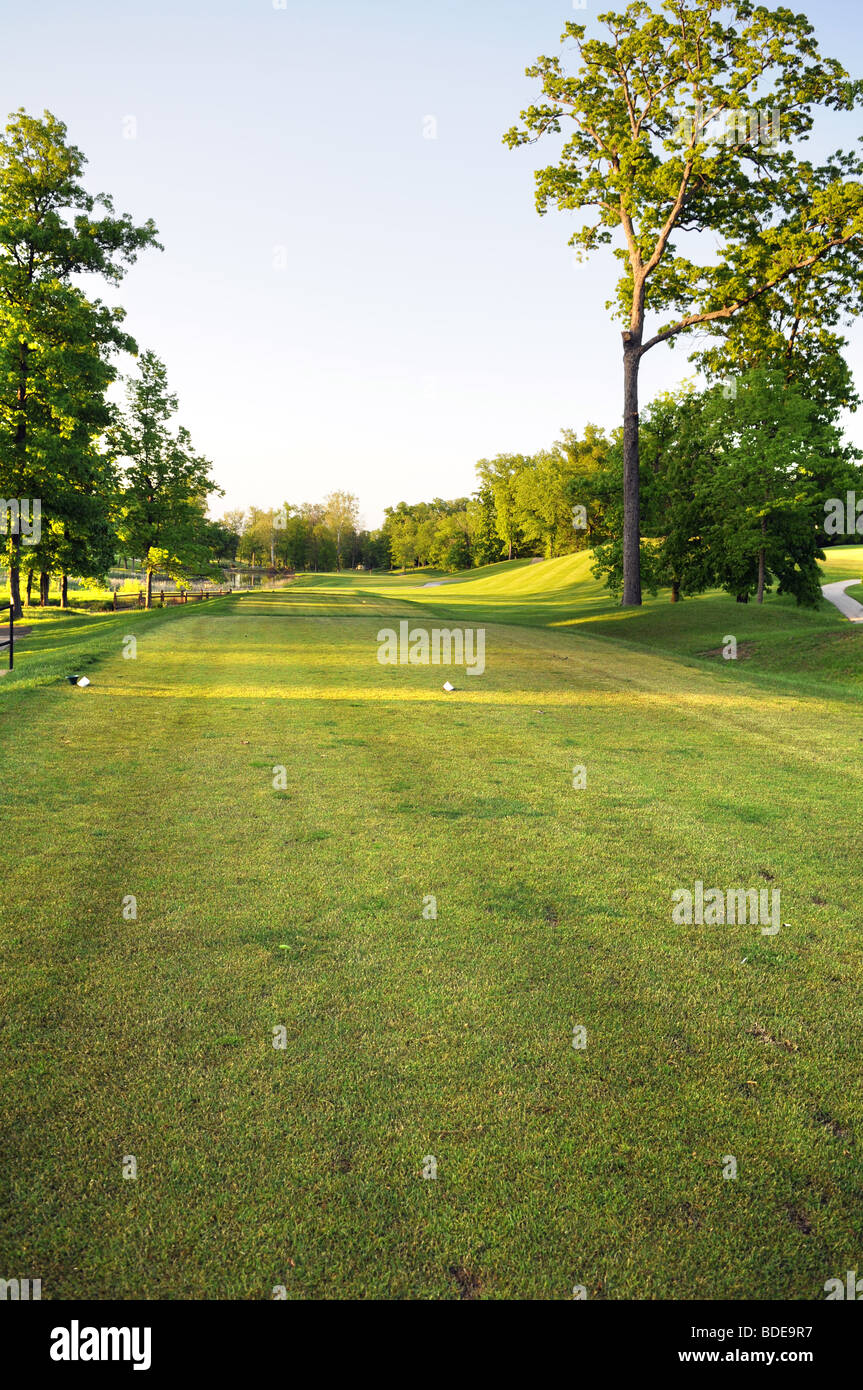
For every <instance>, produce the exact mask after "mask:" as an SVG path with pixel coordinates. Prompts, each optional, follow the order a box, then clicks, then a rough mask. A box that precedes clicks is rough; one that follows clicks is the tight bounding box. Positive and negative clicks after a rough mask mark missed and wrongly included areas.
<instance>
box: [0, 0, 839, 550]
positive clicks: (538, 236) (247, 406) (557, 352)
mask: <svg viewBox="0 0 863 1390" xmlns="http://www.w3.org/2000/svg"><path fill="white" fill-rule="evenodd" d="M281 3H284V8H276V5H278V4H281ZM623 7H624V6H623V4H620V5H618V6H616V8H623ZM606 8H608V6H607V5H606V4H604V3H598V0H587V5H586V8H584V9H578V10H576V9H575V7H574V6H573V5H572V3H571V0H275V3H274V0H139V3H138V4H129V3H123V0H74V3H70V0H35V2H34V3H29V4H24V5H18V6H14V7H13V6H11V5H6V6H4V12H3V27H2V46H1V47H0V90H2V92H3V100H4V102H5V106H6V109H7V110H10V111H11V110H13V109H15V108H17V107H19V106H24V107H26V108H27V110H29V111H31V112H39V111H41V110H42V109H43V108H45V107H47V108H48V109H50V110H51V111H53V112H54V113H55V114H56V115H57V116H59V117H60V118H61V119H62V120H64V121H65V122H66V123H67V125H68V127H69V134H70V138H71V139H72V140H73V141H74V143H76V144H77V145H79V146H80V148H81V149H82V150H83V151H84V152H85V154H86V155H87V156H88V159H89V167H88V171H87V184H88V187H89V188H90V189H91V190H92V191H105V192H109V193H111V194H112V195H113V197H114V199H115V203H116V206H117V208H118V209H120V210H122V211H128V212H131V213H132V214H133V216H134V217H135V218H137V219H140V220H143V219H145V218H147V217H152V218H154V220H155V222H156V224H157V226H158V228H159V232H160V239H161V240H162V241H163V243H164V246H165V250H164V252H162V253H159V252H155V251H150V252H148V253H146V254H145V255H144V256H143V257H142V259H141V260H140V261H139V263H138V265H137V266H136V267H135V268H134V269H133V270H132V271H131V272H130V274H129V275H128V277H127V279H126V280H125V281H124V283H123V285H122V287H121V289H120V291H119V294H118V295H116V296H112V295H110V294H108V295H106V296H105V297H107V298H111V297H115V298H117V299H118V300H119V302H120V303H122V304H123V305H124V306H125V308H126V309H127V311H128V317H127V327H128V329H129V331H130V332H131V333H132V334H133V335H134V336H135V338H136V339H137V341H138V343H139V345H140V347H142V348H145V347H149V348H153V349H154V350H155V351H156V352H157V353H158V354H159V355H160V356H161V357H163V358H164V359H165V361H166V363H167V366H168V371H169V376H170V379H171V382H172V385H173V387H174V389H175V390H176V391H177V392H178V393H179V396H180V419H181V420H182V422H183V423H184V424H186V425H187V426H188V427H189V429H190V430H191V432H192V437H193V440H194V442H195V444H196V445H197V447H198V448H199V449H200V450H202V451H203V452H204V453H206V454H207V455H208V456H209V457H210V458H211V459H212V460H213V463H214V467H215V473H216V476H217V478H218V480H219V483H220V484H221V486H222V487H223V488H224V489H225V492H226V496H225V498H224V499H223V501H220V502H218V503H217V505H216V507H215V508H214V510H216V511H221V510H223V509H224V508H227V507H229V506H248V505H250V504H256V505H258V506H273V505H277V504H279V503H281V502H282V501H283V500H287V501H289V502H301V501H311V500H316V499H318V498H320V497H322V496H323V495H324V493H326V492H328V491H331V490H333V489H335V488H344V489H347V490H349V491H352V492H356V493H357V494H358V496H359V498H360V504H361V510H362V514H363V517H364V519H365V521H366V523H367V524H368V525H372V526H373V525H377V524H379V522H380V520H381V519H382V512H383V508H384V506H386V505H388V504H390V503H394V502H397V501H399V500H405V501H417V500H419V499H421V498H431V497H433V496H439V497H455V496H464V495H466V494H468V493H470V492H471V491H472V490H473V488H474V486H475V475H474V464H475V462H476V460H477V459H479V458H481V457H483V456H491V455H493V454H496V453H499V452H504V451H512V452H531V451H533V450H535V449H537V448H539V447H543V446H548V445H550V444H551V443H552V442H553V441H554V439H555V438H556V437H557V436H558V433H559V431H560V429H561V428H563V427H566V426H569V427H572V428H574V429H577V430H579V431H580V430H581V429H582V428H583V426H584V424H585V423H586V422H587V421H589V420H592V421H595V422H596V423H598V424H602V425H605V426H608V427H610V426H613V425H615V424H616V423H617V422H618V419H619V414H620V408H621V407H620V395H621V367H620V337H619V327H617V326H616V325H614V324H613V323H612V322H611V320H610V318H609V316H608V314H607V313H606V311H605V308H604V305H605V301H606V300H607V299H608V298H609V297H610V294H611V288H612V283H613V279H614V277H615V267H614V264H613V263H612V260H611V256H610V253H604V254H603V255H601V256H596V257H594V258H592V259H591V261H589V262H587V263H585V264H583V265H581V266H577V265H576V264H575V263H574V261H573V258H572V253H571V251H570V250H569V248H568V247H567V245H566V243H567V239H568V237H569V235H570V234H571V227H568V225H567V219H566V218H564V217H561V216H559V215H557V214H549V215H548V216H547V217H545V218H540V217H538V216H537V214H536V211H535V208H534V189H533V176H532V170H533V168H534V167H535V166H536V165H537V164H539V163H545V162H548V158H549V155H550V153H551V150H552V149H553V148H554V146H549V149H548V154H547V155H546V156H545V157H543V158H541V157H540V155H539V154H538V153H536V152H534V151H533V150H519V151H510V150H508V149H506V148H505V147H504V146H503V145H502V143H501V136H502V134H503V132H504V131H505V130H506V129H507V128H508V127H509V126H510V125H512V124H514V123H515V121H516V120H517V118H518V115H519V112H520V111H521V110H522V109H523V107H524V106H526V105H528V104H529V103H530V101H531V100H532V99H534V98H535V96H536V94H537V84H536V83H534V82H531V81H529V80H528V79H527V78H525V76H524V69H525V67H526V66H527V64H528V63H530V62H532V61H533V59H534V58H535V57H536V56H537V55H538V54H540V53H554V52H557V51H558V50H559V39H560V34H561V32H562V31H563V26H564V23H565V22H566V20H567V19H571V18H574V19H576V20H579V21H580V22H586V23H587V24H588V25H591V23H592V21H593V19H594V18H595V16H596V14H597V13H598V12H602V11H604V10H605V9H606ZM791 8H792V9H794V10H795V11H796V10H800V9H804V10H805V12H806V13H807V14H808V15H809V18H810V21H811V22H812V23H813V24H814V26H815V29H816V33H817V35H818V37H819V40H820V42H821V44H822V50H823V51H824V52H825V53H826V54H828V55H829V56H835V57H838V58H840V59H841V60H842V61H843V63H844V64H845V66H846V67H847V68H848V69H849V71H850V72H851V73H852V75H853V76H860V75H863V7H861V5H860V3H859V0H817V3H815V0H808V3H804V0H799V2H798V3H797V4H794V5H792V7H791ZM858 133H859V118H858V117H857V116H843V117H841V118H837V117H835V116H834V115H832V114H825V116H824V118H823V120H822V121H821V122H820V124H819V127H818V128H817V130H816V132H815V138H814V139H813V140H812V142H811V143H810V149H811V152H812V154H813V155H815V154H818V153H820V152H822V149H823V151H826V150H827V149H828V148H829V147H831V146H832V145H834V144H835V145H839V144H843V145H844V146H845V147H846V148H848V147H850V146H851V144H852V142H853V140H854V139H855V138H856V136H857V135H858ZM131 134H134V138H129V136H130V135H131ZM430 135H434V137H435V138H428V137H429V136H430ZM850 336H851V342H852V347H851V352H850V359H851V362H852V366H853V368H854V371H855V375H856V378H857V381H858V386H860V387H861V389H863V333H861V331H860V330H859V329H854V330H852V333H851V335H850ZM686 355H687V349H686V348H685V346H680V347H678V348H677V349H676V350H673V351H669V350H668V349H666V348H657V349H655V350H653V351H652V352H651V353H650V354H649V355H648V356H647V357H646V358H645V359H644V363H643V375H642V399H643V400H647V399H648V398H649V397H650V395H652V394H653V393H654V392H655V391H656V390H659V389H663V388H665V387H668V386H671V385H672V384H673V383H674V382H675V381H677V380H679V379H680V378H681V377H682V376H685V375H686V374H687V373H688V372H691V368H690V367H689V366H688V364H687V362H686ZM131 366H132V362H131V360H130V359H127V360H126V361H125V362H124V363H123V369H124V370H128V369H129V368H130V367H131ZM861 414H863V412H861ZM849 434H850V435H851V436H852V437H854V438H855V439H857V440H858V441H859V442H861V443H863V419H861V418H860V417H859V416H858V417H854V418H853V419H852V421H851V422H850V425H849Z"/></svg>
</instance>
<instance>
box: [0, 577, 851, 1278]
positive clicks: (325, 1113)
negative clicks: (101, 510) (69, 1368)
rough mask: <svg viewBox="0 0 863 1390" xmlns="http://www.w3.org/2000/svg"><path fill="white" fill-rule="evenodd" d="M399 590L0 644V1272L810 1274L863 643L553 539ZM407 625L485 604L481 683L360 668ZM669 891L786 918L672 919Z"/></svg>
mask: <svg viewBox="0 0 863 1390" xmlns="http://www.w3.org/2000/svg"><path fill="white" fill-rule="evenodd" d="M858 553H860V552H858ZM855 561H856V556H854V555H846V556H842V555H838V554H837V553H836V552H831V557H830V561H829V564H830V568H829V569H828V572H827V575H826V577H827V578H841V577H846V576H844V575H842V574H839V573H837V572H836V570H837V567H841V566H842V565H848V566H851V565H853V564H854V563H855ZM855 573H856V574H859V573H860V568H859V566H857V568H856V569H851V572H850V574H849V575H848V576H847V577H851V576H852V575H853V574H855ZM435 577H441V576H432V578H435ZM428 578H429V576H428V575H426V574H423V575H421V576H419V577H415V576H410V575H408V576H405V577H393V578H389V577H376V576H369V575H361V574H360V575H342V576H305V577H302V578H300V579H298V580H297V582H296V583H295V585H294V586H293V587H292V588H291V589H289V590H287V591H283V592H279V593H274V594H265V593H259V594H254V595H248V596H244V597H238V598H233V597H232V598H226V599H222V600H215V601H213V602H211V603H208V604H207V605H202V606H201V607H200V608H195V609H174V610H170V609H169V610H165V611H164V612H155V613H151V614H146V613H134V614H125V615H123V614H120V615H117V616H116V617H114V616H105V617H95V616H93V617H85V616H84V615H59V614H53V615H52V616H50V617H49V618H47V619H45V620H44V624H43V623H40V624H39V625H38V627H37V628H34V631H33V633H31V635H30V637H29V638H27V639H25V641H24V642H22V644H21V647H20V652H19V657H18V660H17V662H16V671H15V672H13V673H12V674H10V675H7V676H4V677H3V678H2V679H0V730H2V745H0V760H2V771H3V786H4V788H5V790H6V798H5V800H6V825H7V837H6V838H7V847H8V848H7V859H6V867H5V878H4V884H3V892H2V899H0V934H2V943H3V975H2V979H3V984H2V990H3V1002H2V1009H0V1021H2V1035H0V1036H2V1055H3V1059H4V1064H5V1072H6V1076H5V1077H4V1085H3V1088H2V1097H3V1099H2V1102H0V1105H1V1106H2V1135H3V1137H2V1140H0V1143H2V1161H0V1170H2V1175H3V1177H2V1181H3V1190H2V1192H0V1200H2V1204H3V1207H4V1210H6V1211H7V1212H8V1219H7V1221H6V1222H5V1226H4V1229H3V1232H2V1235H0V1265H2V1266H3V1268H4V1269H5V1270H6V1271H7V1273H8V1274H9V1275H12V1274H15V1275H18V1276H19V1277H24V1276H27V1275H30V1276H32V1277H38V1278H41V1279H42V1281H43V1297H45V1298H64V1297H65V1298H71V1297H95V1298H112V1297H119V1298H205V1297H206V1298H232V1297H239V1298H248V1299H262V1298H270V1297H272V1291H273V1288H274V1287H275V1286H278V1285H284V1286H285V1287H286V1291H287V1296H288V1297H289V1298H310V1297H325V1298H328V1297H333V1298H340V1297H346V1298H372V1297H380V1298H434V1299H438V1298H443V1299H446V1298H450V1299H459V1298H504V1299H507V1298H508V1299H515V1298H562V1299H565V1298H569V1297H571V1296H572V1288H573V1286H574V1285H576V1284H581V1285H584V1286H585V1287H586V1289H587V1293H588V1297H591V1298H594V1297H603V1298H611V1299H621V1298H639V1299H650V1298H678V1299H683V1298H708V1297H719V1298H737V1299H753V1298H754V1299H758V1298H786V1297H787V1298H793V1299H801V1300H807V1299H818V1298H823V1297H824V1292H823V1285H824V1282H825V1280H827V1279H828V1278H831V1277H833V1276H842V1277H844V1272H845V1271H846V1270H848V1269H856V1268H859V1267H860V1259H861V1253H863V1252H861V1244H860V1231H861V1225H862V1224H863V1180H861V1168H860V1148H859V1143H858V1136H859V1134H860V1121H861V1086H860V1075H861V1069H860V1064H859V1056H858V1053H859V1033H860V1022H861V1008H860V999H861V984H863V968H861V953H860V887H861V874H860V870H859V863H860V854H861V839H863V836H861V829H860V805H861V789H863V787H861V784H863V762H861V757H860V748H861V742H863V721H861V712H860V699H859V696H860V685H861V676H863V648H861V646H860V642H861V640H863V633H861V631H860V629H859V627H858V626H857V625H852V624H849V623H847V622H844V620H842V619H841V617H840V615H839V614H838V613H837V612H836V611H835V609H832V608H829V607H827V606H825V607H824V608H823V609H822V610H819V611H818V612H815V613H808V612H804V611H801V610H797V609H796V608H795V607H794V605H793V604H789V603H787V602H785V601H783V600H776V599H771V600H769V601H768V603H766V604H765V605H764V607H763V608H762V609H760V610H759V609H758V608H757V607H756V606H755V605H752V604H749V605H737V604H734V603H733V602H729V600H728V599H727V598H725V597H722V596H718V595H707V596H704V597H703V598H699V599H693V600H687V601H685V602H684V603H682V604H679V605H671V604H669V603H668V601H667V595H661V596H660V597H659V598H658V599H657V600H655V601H651V602H650V603H648V604H647V605H645V607H644V609H643V610H642V611H640V612H637V613H631V612H629V611H627V612H623V611H622V610H620V609H617V608H615V607H614V605H613V604H612V603H611V602H610V601H609V599H608V597H607V595H605V594H604V593H603V592H602V591H601V590H600V588H599V586H598V585H597V584H596V583H595V581H593V580H592V579H591V577H590V575H589V569H588V567H587V560H586V557H584V556H575V557H567V558H566V559H565V560H557V561H547V562H543V563H541V564H537V565H530V564H528V563H516V564H514V565H509V566H503V565H501V566H494V567H490V570H489V571H487V572H485V573H483V574H479V575H472V576H471V575H468V576H461V577H459V578H458V579H457V582H455V583H452V584H441V585H440V586H438V587H435V588H429V589H424V588H422V587H421V586H422V585H423V584H425V583H426V582H428ZM403 617H407V618H409V619H410V620H411V622H412V624H414V625H417V626H426V627H431V626H434V625H437V626H444V625H452V624H455V623H459V624H461V623H468V624H472V625H473V624H477V623H479V624H482V625H484V626H485V628H486V663H487V667H486V671H485V674H484V675H482V676H479V677H471V676H465V675H464V673H463V672H462V671H452V670H444V669H443V668H441V667H434V666H428V667H423V666H416V667H412V666H382V665H380V664H379V663H378V661H377V659H376V657H377V648H378V644H377V640H376V639H377V632H378V630H379V629H380V628H382V627H385V626H397V623H398V620H399V618H403ZM130 634H131V635H135V636H136V638H137V642H138V648H137V659H136V660H126V659H124V657H123V655H122V646H123V637H124V636H127V635H130ZM727 634H733V635H736V637H737V640H738V644H739V648H740V656H739V659H738V661H737V662H731V661H725V660H723V658H722V656H721V647H722V644H723V641H724V639H725V637H726V635H727ZM68 669H72V670H79V669H80V670H83V669H86V671H87V673H88V674H89V676H90V678H91V680H92V682H93V683H92V685H91V687H90V688H89V689H87V690H80V689H77V688H73V687H71V686H69V685H68V684H66V683H65V681H64V680H63V676H64V675H65V674H66V672H67V670H68ZM447 676H449V677H450V679H451V680H452V681H453V682H454V684H455V685H456V686H457V690H456V691H455V693H453V694H450V695H445V694H444V693H443V692H442V690H441V686H442V683H443V680H444V679H445V678H446V677H447ZM576 764H583V765H584V766H585V767H586V769H587V786H586V788H584V789H580V790H577V789H575V788H573V785H572V781H573V775H572V774H573V767H574V765H576ZM277 767H284V769H285V775H284V780H285V782H286V786H285V787H284V788H282V787H281V786H278V787H277V788H275V789H274V785H273V769H274V768H277ZM698 879H700V880H702V881H703V882H704V884H705V886H706V887H707V886H713V885H717V886H719V887H722V888H729V887H738V886H739V887H758V888H763V887H770V888H779V889H780V890H781V894H782V913H781V915H782V921H783V923H786V924H787V925H785V926H783V928H782V930H781V932H780V933H779V934H778V935H777V936H774V937H769V936H765V935H762V933H761V931H760V928H759V927H758V926H716V927H705V926H702V927H698V926H691V927H687V926H678V925H674V924H673V923H672V919H671V894H672V891H673V890H674V889H675V888H679V887H689V888H692V886H693V883H694V881H695V880H698ZM127 895H134V896H135V897H136V899H137V920H124V918H123V910H122V909H123V900H124V898H125V897H126V896H127ZM429 895H434V897H435V898H436V900H437V918H436V920H431V919H429V918H425V917H424V916H423V904H424V900H426V899H427V898H428V896H429ZM578 1024H581V1025H584V1027H585V1028H586V1030H587V1046H586V1048H584V1049H576V1048H574V1047H573V1045H572V1043H573V1029H574V1027H575V1026H576V1025H578ZM279 1026H283V1027H284V1028H285V1030H286V1044H287V1045H286V1047H285V1049H284V1050H281V1049H276V1048H274V1047H273V1029H274V1028H276V1027H279ZM125 1155H134V1156H135V1158H136V1160H137V1165H138V1176H137V1178H136V1179H135V1180H134V1181H132V1180H125V1179H124V1177H123V1160H124V1156H125ZM429 1155H433V1156H434V1157H435V1159H436V1162H437V1174H438V1175H437V1178H436V1180H425V1179H424V1178H423V1176H422V1172H423V1165H424V1162H425V1160H426V1157H427V1156H429ZM726 1155H733V1156H735V1158H736V1159H737V1163H738V1176H737V1178H736V1180H725V1179H724V1178H723V1162H724V1160H725V1156H726Z"/></svg>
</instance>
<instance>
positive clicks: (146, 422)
mask: <svg viewBox="0 0 863 1390" xmlns="http://www.w3.org/2000/svg"><path fill="white" fill-rule="evenodd" d="M138 369H139V370H138V375H137V376H136V377H131V378H129V379H128V381H127V383H126V401H127V403H126V411H125V413H124V414H122V415H119V416H118V418H117V420H116V422H115V424H114V425H113V426H112V428H111V431H110V440H111V444H112V447H113V449H114V452H115V454H116V456H117V457H118V458H119V459H121V460H123V461H124V467H123V476H122V485H121V491H120V496H119V499H118V516H117V534H118V537H119V539H120V542H121V544H122V545H124V546H125V547H126V548H127V549H128V550H129V551H130V552H131V553H133V554H135V555H140V556H142V557H143V563H144V568H145V569H146V571H147V601H148V604H149V596H150V592H151V587H152V576H153V573H154V572H156V571H161V572H163V573H166V574H169V575H171V576H172V577H173V578H177V579H182V578H184V577H185V576H187V575H188V574H190V573H198V574H200V573H203V572H204V571H205V570H206V569H207V568H208V567H209V565H210V563H211V559H212V550H211V539H212V532H211V530H210V526H211V523H210V522H208V520H207V516H206V503H207V499H208V497H209V496H210V495H211V494H212V493H217V494H218V493H220V492H221V489H220V488H218V487H217V486H216V484H215V482H214V481H213V478H212V474H211V465H210V462H209V460H208V459H205V458H203V457H202V456H201V455H199V454H197V453H196V452H195V450H194V449H193V448H192V442H191V438H190V435H189V432H188V430H187V429H185V428H184V427H183V426H182V425H181V426H179V427H178V428H176V429H173V428H172V427H171V425H170V423H169V422H170V421H171V420H172V418H173V416H174V414H175V412H176V409H177V398H176V396H175V395H174V394H173V392H172V391H171V390H170V389H169V387H168V375H167V372H166V370H165V365H164V363H163V362H161V361H160V359H159V358H158V357H157V356H156V354H155V353H154V352H149V351H148V352H144V353H142V354H141V358H140V360H139V363H138Z"/></svg>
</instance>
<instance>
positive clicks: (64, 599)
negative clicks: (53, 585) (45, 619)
mask: <svg viewBox="0 0 863 1390" xmlns="http://www.w3.org/2000/svg"><path fill="white" fill-rule="evenodd" d="M60 607H61V608H68V607H69V576H68V574H61V576H60Z"/></svg>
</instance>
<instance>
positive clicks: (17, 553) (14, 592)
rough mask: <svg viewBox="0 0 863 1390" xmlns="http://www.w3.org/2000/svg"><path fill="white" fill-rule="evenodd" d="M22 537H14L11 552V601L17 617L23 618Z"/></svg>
mask: <svg viewBox="0 0 863 1390" xmlns="http://www.w3.org/2000/svg"><path fill="white" fill-rule="evenodd" d="M20 557H21V537H20V535H17V536H13V537H12V549H11V550H10V552H9V601H10V603H11V604H12V611H13V614H14V616H15V617H16V618H23V616H24V610H23V608H22V607H21V570H20V568H19V566H20Z"/></svg>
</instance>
